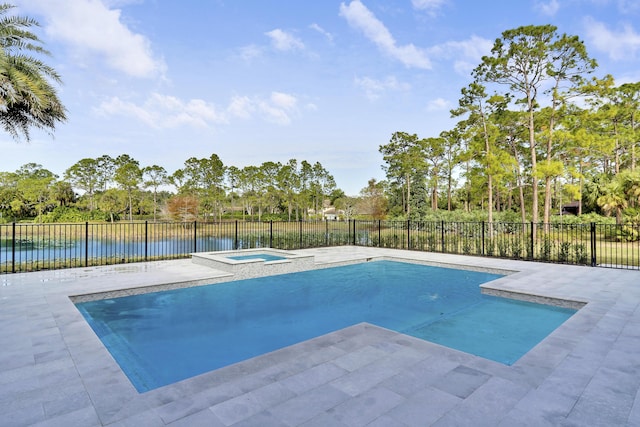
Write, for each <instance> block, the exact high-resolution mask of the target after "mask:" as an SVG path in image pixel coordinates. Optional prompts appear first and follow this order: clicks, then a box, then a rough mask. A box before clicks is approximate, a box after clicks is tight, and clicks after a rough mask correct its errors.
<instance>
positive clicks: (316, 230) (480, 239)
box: [0, 220, 640, 273]
mask: <svg viewBox="0 0 640 427" xmlns="http://www.w3.org/2000/svg"><path fill="white" fill-rule="evenodd" d="M342 245H354V246H369V247H381V248H392V249H409V250H416V251H428V252H440V253H449V254H461V255H475V256H486V257H498V258H509V259H519V260H529V261H542V262H555V263H565V264H575V265H585V266H592V267H596V266H600V267H611V268H627V269H640V226H638V225H603V224H595V223H591V224H564V225H563V224H534V223H502V222H501V223H497V222H494V223H486V222H444V221H437V222H420V221H379V220H375V221H360V220H350V221H314V222H302V221H301V222H276V221H270V222H242V221H235V222H216V223H212V222H180V223H165V222H162V223H160V222H158V223H156V222H131V223H114V224H111V223H106V224H105V223H101V224H92V223H79V224H17V223H13V224H3V225H0V273H16V272H27V271H38V270H47V269H61V268H71V267H88V266H96V265H109V264H119V263H129V262H140V261H153V260H166V259H178V258H188V257H190V254H191V253H193V252H210V251H223V250H233V249H249V248H275V249H285V250H286V249H304V248H315V247H327V246H342Z"/></svg>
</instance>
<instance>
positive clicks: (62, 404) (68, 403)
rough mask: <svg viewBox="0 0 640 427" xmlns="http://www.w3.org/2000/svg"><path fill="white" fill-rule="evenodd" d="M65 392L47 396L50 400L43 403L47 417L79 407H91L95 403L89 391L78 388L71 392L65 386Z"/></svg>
mask: <svg viewBox="0 0 640 427" xmlns="http://www.w3.org/2000/svg"><path fill="white" fill-rule="evenodd" d="M64 390H65V392H64V393H62V395H61V396H55V398H54V396H51V395H49V396H47V398H48V400H46V401H45V402H44V403H43V406H44V413H45V415H46V417H47V418H51V417H55V416H58V415H62V414H66V413H69V412H74V411H77V410H79V409H83V408H87V407H91V408H92V409H93V404H92V402H91V399H89V395H88V394H87V392H86V391H85V390H84V389H82V388H78V391H77V392H75V393H69V391H68V389H67V388H66V387H64Z"/></svg>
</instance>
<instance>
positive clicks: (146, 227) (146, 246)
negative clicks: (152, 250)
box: [144, 221, 149, 261]
mask: <svg viewBox="0 0 640 427" xmlns="http://www.w3.org/2000/svg"><path fill="white" fill-rule="evenodd" d="M148 254H149V221H145V222H144V260H145V261H148Z"/></svg>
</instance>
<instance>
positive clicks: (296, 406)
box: [269, 384, 350, 426]
mask: <svg viewBox="0 0 640 427" xmlns="http://www.w3.org/2000/svg"><path fill="white" fill-rule="evenodd" d="M349 398H350V396H349V395H348V394H346V393H344V392H342V391H341V390H338V389H336V388H335V387H333V386H331V385H329V384H327V385H323V386H320V387H318V388H315V389H313V390H310V391H308V392H306V393H304V394H301V395H300V396H297V397H294V398H292V399H289V400H287V401H286V402H283V403H281V404H280V405H276V406H274V407H273V408H271V409H270V410H269V412H270V413H271V414H273V415H274V416H276V417H277V418H278V419H279V420H282V421H283V422H284V423H285V424H286V425H288V426H297V425H300V424H302V423H304V422H306V421H309V420H311V419H312V418H313V417H315V416H317V415H318V414H320V413H322V412H324V411H327V410H329V409H331V408H333V407H335V406H337V405H339V404H340V403H342V402H345V401H347V400H349Z"/></svg>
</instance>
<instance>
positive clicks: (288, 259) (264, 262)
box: [191, 248, 315, 279]
mask: <svg viewBox="0 0 640 427" xmlns="http://www.w3.org/2000/svg"><path fill="white" fill-rule="evenodd" d="M191 261H192V262H194V263H195V264H200V265H206V266H207V267H211V268H215V269H216V270H221V271H225V272H228V273H232V274H234V275H235V276H236V277H235V279H245V278H251V277H259V276H270V275H273V274H285V273H294V272H297V271H304V270H311V269H313V268H314V263H315V259H314V256H313V255H298V254H294V253H292V252H287V251H283V250H279V249H270V248H261V249H240V250H235V251H217V252H196V253H192V254H191Z"/></svg>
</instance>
